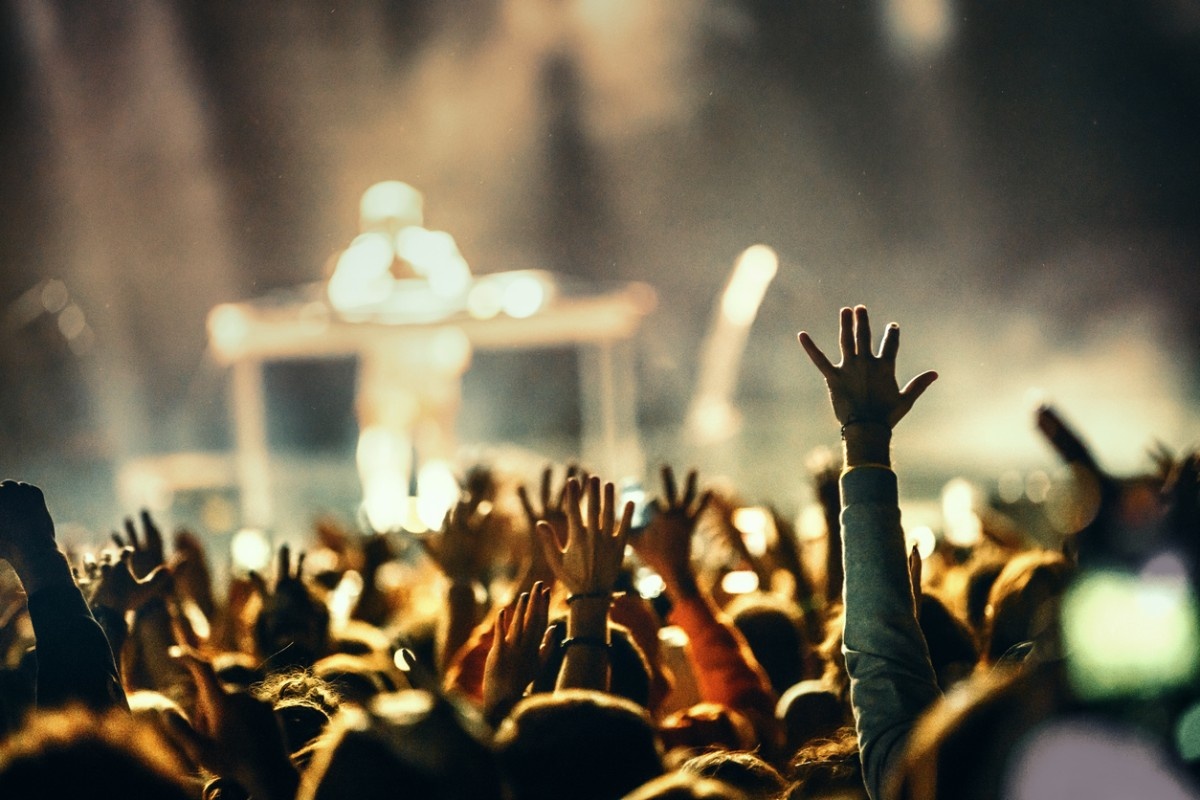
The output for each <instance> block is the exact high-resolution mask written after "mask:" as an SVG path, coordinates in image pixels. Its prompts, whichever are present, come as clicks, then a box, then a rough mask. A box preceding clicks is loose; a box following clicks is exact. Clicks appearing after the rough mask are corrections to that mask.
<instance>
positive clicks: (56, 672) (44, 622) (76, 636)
mask: <svg viewBox="0 0 1200 800" xmlns="http://www.w3.org/2000/svg"><path fill="white" fill-rule="evenodd" d="M62 570H63V572H64V574H63V576H61V577H59V578H58V579H56V580H54V581H53V582H48V583H46V584H44V585H42V586H40V588H38V589H37V590H36V591H34V592H33V593H32V594H30V595H29V618H30V621H31V622H32V623H33V634H34V637H35V639H36V640H37V704H38V707H39V708H52V707H55V706H61V705H65V704H68V703H83V704H84V705H86V706H89V707H90V708H94V709H97V710H106V709H109V708H114V707H116V708H128V707H129V704H128V702H127V700H126V699H125V692H124V690H123V689H122V688H121V681H120V679H119V677H118V675H117V665H116V661H115V659H114V658H113V653H112V649H111V648H110V647H109V644H108V639H106V638H105V636H104V631H102V630H101V629H100V625H99V624H97V622H96V620H95V618H94V617H93V616H92V612H91V610H90V609H89V608H88V605H87V601H85V600H84V599H83V595H82V594H81V593H80V591H79V587H78V586H76V585H75V581H74V579H73V578H72V577H71V573H70V569H69V568H68V567H67V564H66V559H63V562H62Z"/></svg>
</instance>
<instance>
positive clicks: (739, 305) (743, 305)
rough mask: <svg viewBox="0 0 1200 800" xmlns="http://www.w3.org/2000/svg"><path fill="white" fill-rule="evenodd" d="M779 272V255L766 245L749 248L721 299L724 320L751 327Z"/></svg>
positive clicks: (734, 269) (734, 271)
mask: <svg viewBox="0 0 1200 800" xmlns="http://www.w3.org/2000/svg"><path fill="white" fill-rule="evenodd" d="M778 270H779V256H778V255H776V253H775V251H774V250H773V249H771V248H770V247H768V246H767V245H765V244H756V245H753V246H751V247H748V248H746V250H745V251H744V252H743V253H742V255H741V256H740V257H739V258H738V262H737V265H736V266H734V268H733V275H732V276H731V277H730V279H729V285H728V286H727V287H726V288H725V295H724V296H723V297H722V298H721V313H722V314H723V315H724V316H725V318H726V319H728V320H729V321H730V322H732V323H733V324H735V325H741V326H748V325H750V323H751V322H753V321H754V317H755V315H756V314H758V307H759V306H760V305H761V304H762V299H763V295H765V294H766V292H767V286H769V285H770V283H771V281H772V280H773V279H774V277H775V273H776V272H777V271H778Z"/></svg>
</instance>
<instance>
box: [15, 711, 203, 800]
mask: <svg viewBox="0 0 1200 800" xmlns="http://www.w3.org/2000/svg"><path fill="white" fill-rule="evenodd" d="M173 753H174V751H173V749H172V748H170V747H168V746H167V744H166V742H165V741H164V740H163V739H162V737H161V736H160V735H159V734H158V733H157V732H156V731H155V730H154V729H153V728H151V727H149V726H147V725H144V724H139V723H138V722H137V721H135V720H134V718H133V717H131V716H129V715H127V714H123V713H120V712H112V713H110V714H107V715H103V716H100V715H96V714H93V713H92V712H89V711H84V710H83V709H80V708H67V709H63V710H61V711H54V712H43V713H39V714H36V715H34V716H31V717H30V718H29V719H28V720H27V722H26V724H25V726H24V727H23V728H22V729H21V730H20V731H18V732H17V733H16V734H15V735H13V736H11V737H9V738H8V739H7V740H6V741H5V742H4V743H3V745H0V797H4V798H26V797H29V798H33V797H45V798H58V797H62V798H91V797H96V798H101V797H113V798H140V797H153V798H162V800H176V799H177V800H186V798H188V797H189V796H190V793H189V792H188V791H187V789H186V788H185V787H184V785H183V784H182V783H181V782H180V779H179V777H177V776H180V775H183V774H185V773H186V772H187V768H186V766H185V765H184V764H182V763H181V762H179V761H177V760H176V759H175V758H174V757H173Z"/></svg>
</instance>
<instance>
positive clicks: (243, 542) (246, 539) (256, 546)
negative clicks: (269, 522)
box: [229, 528, 271, 572]
mask: <svg viewBox="0 0 1200 800" xmlns="http://www.w3.org/2000/svg"><path fill="white" fill-rule="evenodd" d="M229 555H230V557H231V558H232V559H233V565H234V567H236V568H237V569H239V570H255V571H256V572H257V571H261V570H264V569H266V567H267V565H268V564H270V563H271V542H270V540H269V539H267V535H266V534H265V533H263V532H262V531H260V530H258V529H257V528H242V529H241V530H240V531H238V532H237V533H235V534H234V535H233V538H232V539H231V540H230V542H229Z"/></svg>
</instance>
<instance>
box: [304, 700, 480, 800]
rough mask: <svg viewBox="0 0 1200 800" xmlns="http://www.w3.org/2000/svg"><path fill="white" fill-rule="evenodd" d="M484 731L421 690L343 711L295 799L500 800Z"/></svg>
mask: <svg viewBox="0 0 1200 800" xmlns="http://www.w3.org/2000/svg"><path fill="white" fill-rule="evenodd" d="M486 735H487V734H486V730H485V728H484V726H483V723H482V721H481V720H479V719H478V718H477V716H475V715H474V714H473V713H472V712H471V711H470V710H468V709H465V708H463V707H460V706H457V705H454V704H452V703H451V702H450V701H448V700H446V699H444V698H438V697H436V696H435V695H432V694H430V693H429V692H426V691H422V690H419V689H407V690H405V691H401V692H394V693H390V694H382V695H379V696H377V697H376V698H375V699H374V700H373V701H372V702H371V704H370V707H369V708H367V709H362V708H357V707H347V708H344V709H342V710H341V711H340V712H339V713H338V715H337V716H336V717H335V718H334V720H333V722H332V723H331V724H330V726H329V730H328V732H327V733H326V734H325V735H324V736H322V737H321V738H320V739H319V740H317V742H316V743H315V744H314V745H313V746H312V750H313V753H312V756H311V762H310V764H309V766H308V769H307V770H305V772H304V773H303V775H302V778H301V785H300V790H299V792H298V793H297V795H296V797H297V800H342V798H350V797H352V798H354V800H393V799H394V798H397V797H414V798H415V797H419V798H428V800H459V798H464V797H470V798H478V800H500V798H501V796H502V785H501V781H500V774H499V770H498V768H497V766H496V761H495V757H494V755H493V753H492V750H491V748H490V747H489V746H488V745H487V744H486Z"/></svg>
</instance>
